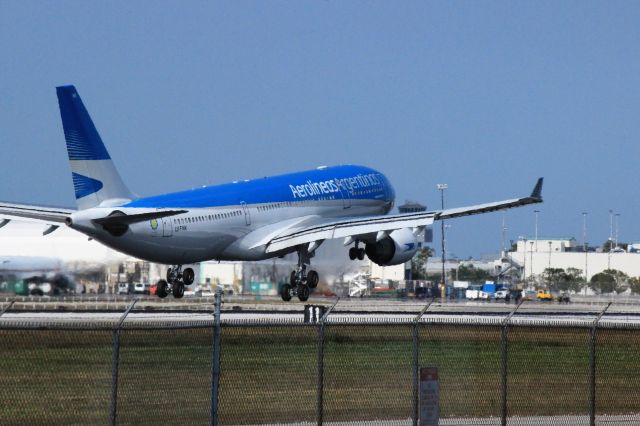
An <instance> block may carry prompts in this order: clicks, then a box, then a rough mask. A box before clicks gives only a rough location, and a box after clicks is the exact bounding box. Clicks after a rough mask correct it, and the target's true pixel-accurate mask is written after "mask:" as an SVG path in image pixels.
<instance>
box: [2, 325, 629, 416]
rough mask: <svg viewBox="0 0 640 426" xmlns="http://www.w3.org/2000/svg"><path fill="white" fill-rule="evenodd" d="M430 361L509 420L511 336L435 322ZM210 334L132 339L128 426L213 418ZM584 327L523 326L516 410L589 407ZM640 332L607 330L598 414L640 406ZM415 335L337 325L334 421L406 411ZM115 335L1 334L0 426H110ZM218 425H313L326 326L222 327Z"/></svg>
mask: <svg viewBox="0 0 640 426" xmlns="http://www.w3.org/2000/svg"><path fill="white" fill-rule="evenodd" d="M419 338H420V346H419V364H420V366H436V367H438V371H439V376H440V388H441V391H440V395H441V399H440V406H441V415H442V417H477V416H481V417H490V416H493V417H495V416H499V415H500V400H501V399H500V397H501V394H500V383H501V382H500V369H501V350H500V330H499V328H497V327H490V326H471V325H469V326H459V325H429V326H422V327H421V328H420V333H419ZM211 343H212V333H211V330H210V329H191V330H136V331H134V330H126V331H123V332H122V335H121V351H120V364H119V367H120V369H119V388H118V420H119V423H121V424H159V423H161V424H185V423H188V424H206V423H208V421H209V416H210V403H211V401H210V386H211V362H212V359H211V358H212V356H211V355H212V354H211ZM589 344H590V333H589V330H586V329H572V328H540V327H536V328H534V327H514V328H511V329H510V330H509V344H508V350H509V352H508V354H509V356H508V364H507V367H508V373H509V375H508V382H507V384H508V387H507V391H508V412H509V415H560V414H587V413H588V412H589ZM639 344H640V332H639V331H631V330H599V331H598V345H599V347H598V351H597V359H596V365H597V369H598V373H599V375H598V379H597V398H598V410H597V412H598V414H628V413H638V412H640V398H639V396H640V355H638V351H637V349H638V347H639ZM412 354H413V349H412V329H411V327H410V326H407V325H387V326H380V325H354V326H342V325H340V326H338V325H331V326H328V327H327V329H326V334H325V346H324V355H325V357H324V420H325V421H346V420H351V421H358V420H374V419H407V418H410V417H411V410H412V401H411V396H412ZM111 356H112V333H111V332H110V331H52V330H29V331H17V330H0V424H17V425H20V424H24V425H31V424H47V425H51V424H105V423H107V422H108V416H109V404H110V398H111ZM221 367H222V373H221V382H220V407H219V423H220V424H260V423H284V422H293V421H309V422H313V421H315V419H316V414H317V397H318V395H317V385H318V376H317V374H318V329H317V327H311V326H310V327H286V326H283V325H279V326H273V327H266V326H260V327H241V326H224V327H223V334H222V356H221Z"/></svg>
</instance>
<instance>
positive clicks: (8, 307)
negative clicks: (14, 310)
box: [0, 298, 16, 317]
mask: <svg viewBox="0 0 640 426" xmlns="http://www.w3.org/2000/svg"><path fill="white" fill-rule="evenodd" d="M14 303H16V299H15V298H14V299H11V302H9V304H8V305H7V306H5V307H4V309H3V310H2V311H0V317H1V316H2V315H4V313H5V312H7V311H8V310H9V309H11V307H12V306H13V304H14Z"/></svg>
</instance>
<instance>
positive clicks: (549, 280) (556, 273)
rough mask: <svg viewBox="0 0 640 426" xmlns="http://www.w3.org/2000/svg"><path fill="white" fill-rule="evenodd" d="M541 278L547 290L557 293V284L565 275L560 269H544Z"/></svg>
mask: <svg viewBox="0 0 640 426" xmlns="http://www.w3.org/2000/svg"><path fill="white" fill-rule="evenodd" d="M542 276H543V277H544V281H545V283H546V284H547V288H549V290H554V291H557V290H558V285H559V283H560V282H561V281H564V280H565V276H566V274H565V272H564V269H562V268H546V269H545V270H544V272H543V273H542Z"/></svg>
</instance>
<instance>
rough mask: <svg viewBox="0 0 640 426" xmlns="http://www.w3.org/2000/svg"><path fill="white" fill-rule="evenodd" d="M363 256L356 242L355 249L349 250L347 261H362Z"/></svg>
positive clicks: (361, 249) (362, 251)
mask: <svg viewBox="0 0 640 426" xmlns="http://www.w3.org/2000/svg"><path fill="white" fill-rule="evenodd" d="M364 254H365V253H364V249H363V248H360V247H358V241H356V246H355V247H351V248H350V249H349V259H351V260H356V259H358V260H364Z"/></svg>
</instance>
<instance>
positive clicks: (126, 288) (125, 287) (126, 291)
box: [118, 283, 129, 294]
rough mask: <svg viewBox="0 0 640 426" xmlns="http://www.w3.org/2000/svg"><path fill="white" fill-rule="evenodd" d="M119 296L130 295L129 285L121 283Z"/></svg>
mask: <svg viewBox="0 0 640 426" xmlns="http://www.w3.org/2000/svg"><path fill="white" fill-rule="evenodd" d="M118 294H129V283H119V284H118Z"/></svg>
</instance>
